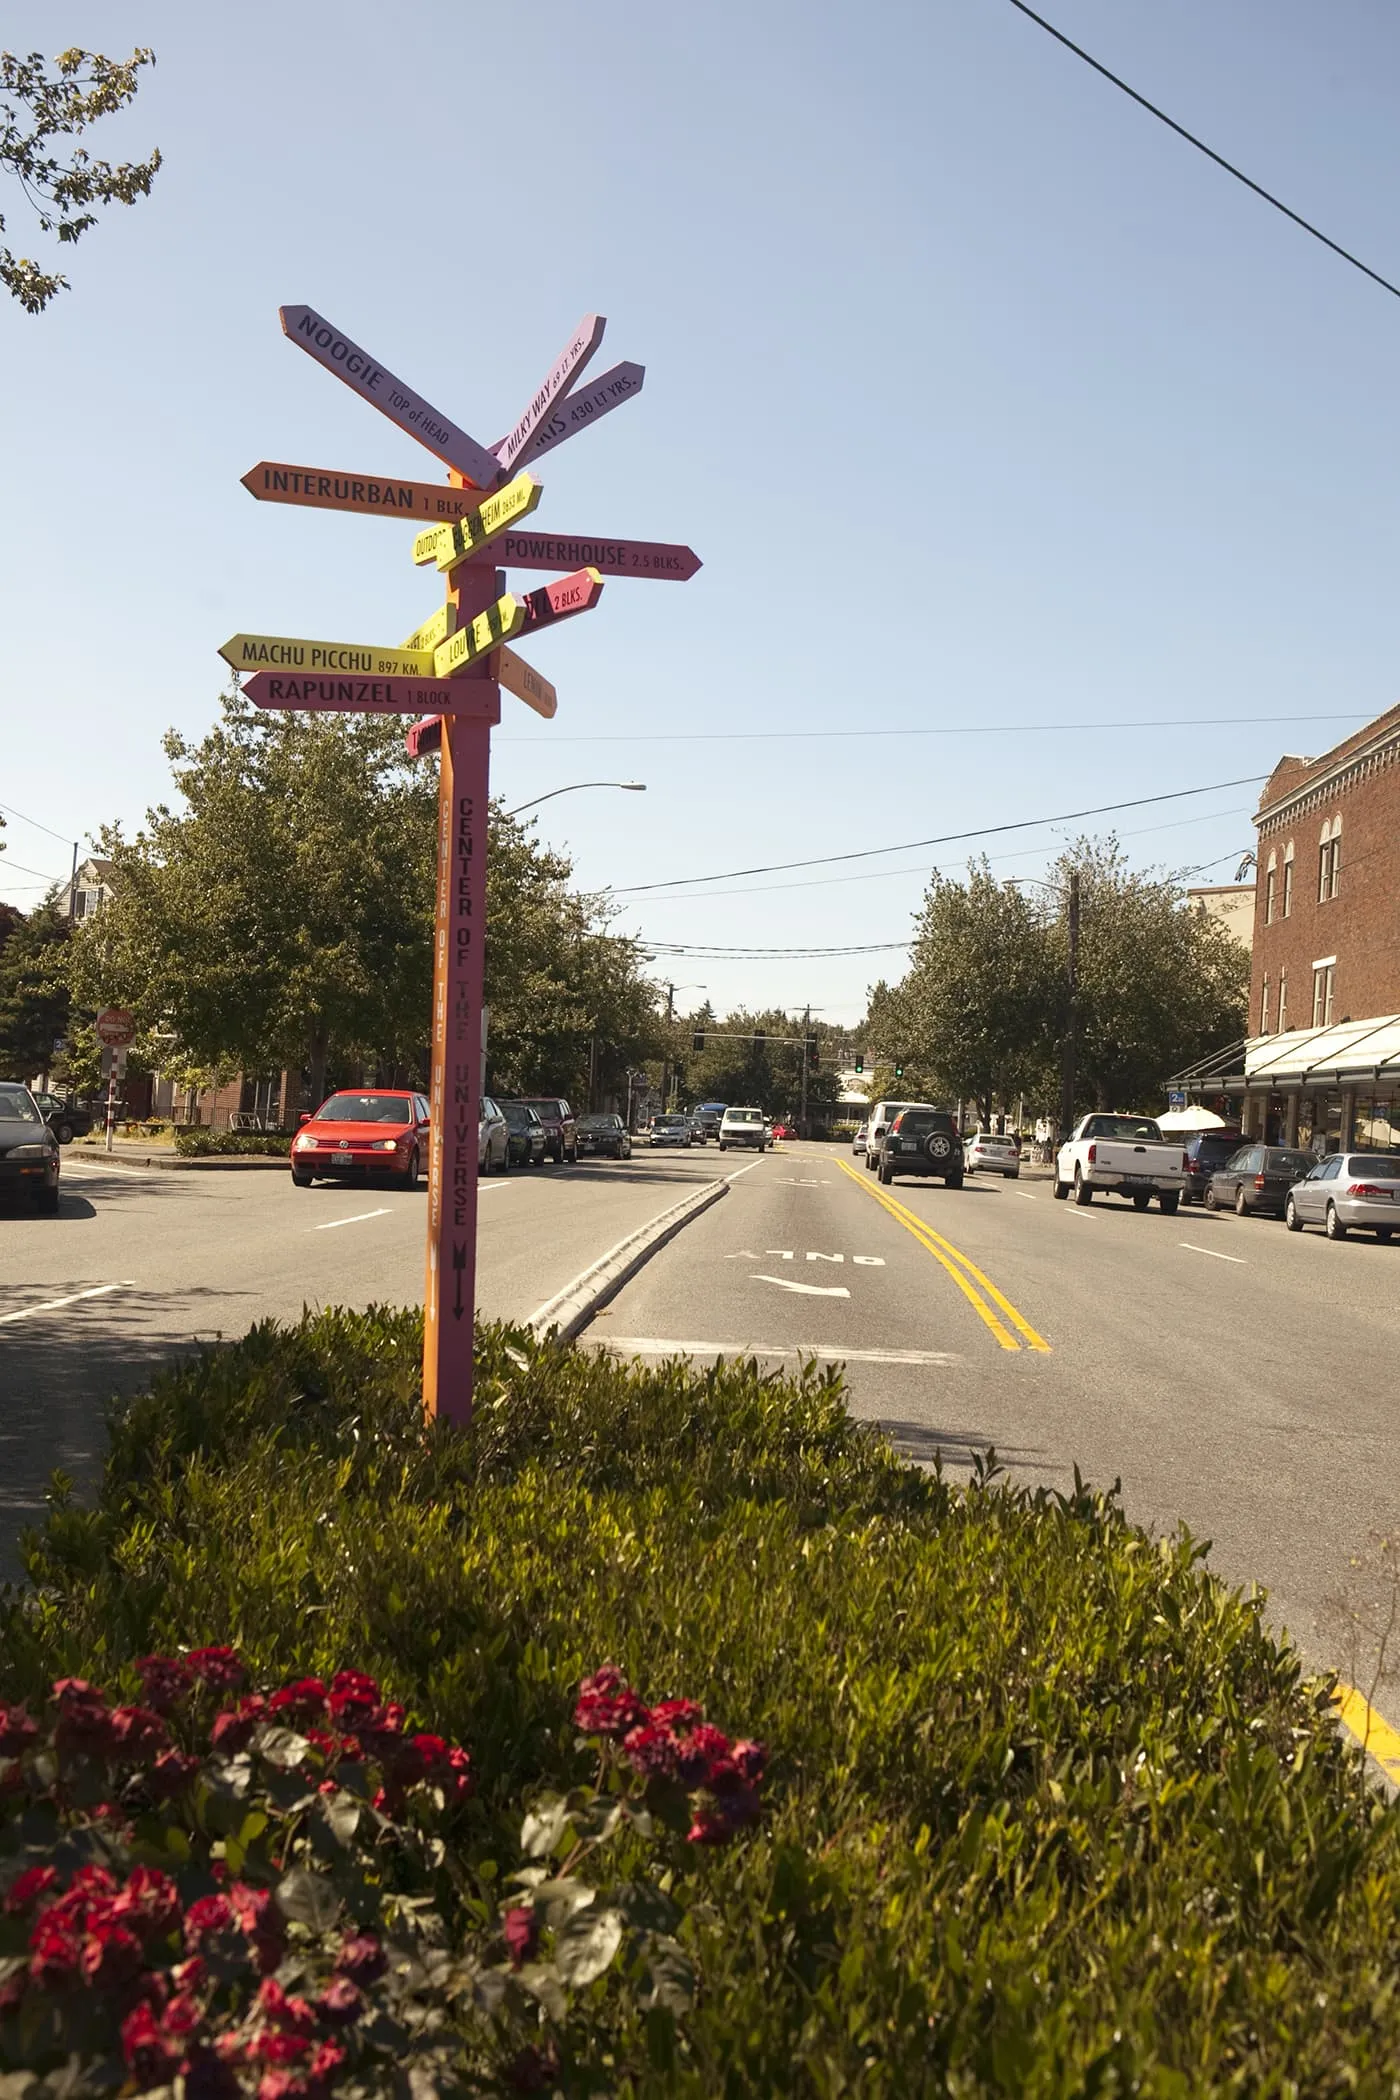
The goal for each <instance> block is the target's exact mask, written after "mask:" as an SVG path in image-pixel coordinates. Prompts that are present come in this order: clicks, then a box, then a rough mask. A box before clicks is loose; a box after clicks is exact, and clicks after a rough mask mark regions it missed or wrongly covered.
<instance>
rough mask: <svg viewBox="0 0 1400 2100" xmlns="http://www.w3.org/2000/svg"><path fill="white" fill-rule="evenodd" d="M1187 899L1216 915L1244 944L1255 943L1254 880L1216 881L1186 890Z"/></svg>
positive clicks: (1247, 946) (1250, 946) (1200, 908)
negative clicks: (1202, 886) (1204, 886)
mask: <svg viewBox="0 0 1400 2100" xmlns="http://www.w3.org/2000/svg"><path fill="white" fill-rule="evenodd" d="M1186 896H1187V901H1188V902H1189V903H1191V904H1194V905H1195V906H1196V907H1197V908H1198V909H1199V910H1200V911H1203V912H1205V913H1206V914H1207V916H1208V917H1210V918H1212V919H1219V921H1220V923H1221V925H1222V926H1223V927H1224V928H1225V930H1226V932H1227V933H1232V934H1233V935H1234V936H1235V939H1236V940H1237V941H1239V942H1240V943H1241V944H1242V945H1243V946H1244V947H1246V948H1253V946H1254V884H1253V883H1252V882H1215V883H1211V884H1209V885H1208V886H1207V887H1206V888H1205V889H1199V890H1188V891H1187V892H1186Z"/></svg>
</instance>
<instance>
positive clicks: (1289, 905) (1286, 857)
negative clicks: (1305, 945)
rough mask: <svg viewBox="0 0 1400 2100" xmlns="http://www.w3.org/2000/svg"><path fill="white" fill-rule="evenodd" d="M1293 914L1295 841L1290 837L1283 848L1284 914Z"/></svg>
mask: <svg viewBox="0 0 1400 2100" xmlns="http://www.w3.org/2000/svg"><path fill="white" fill-rule="evenodd" d="M1292 915H1293V841H1292V839H1290V840H1289V841H1288V844H1287V845H1286V846H1285V847H1284V849H1283V916H1284V917H1285V919H1287V918H1291V917H1292Z"/></svg>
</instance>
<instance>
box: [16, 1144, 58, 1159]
mask: <svg viewBox="0 0 1400 2100" xmlns="http://www.w3.org/2000/svg"><path fill="white" fill-rule="evenodd" d="M50 1150H51V1147H50V1146H48V1145H11V1147H10V1152H9V1157H10V1158H11V1159H47V1158H48V1156H49V1152H50Z"/></svg>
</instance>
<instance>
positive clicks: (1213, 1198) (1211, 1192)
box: [1206, 1181, 1220, 1210]
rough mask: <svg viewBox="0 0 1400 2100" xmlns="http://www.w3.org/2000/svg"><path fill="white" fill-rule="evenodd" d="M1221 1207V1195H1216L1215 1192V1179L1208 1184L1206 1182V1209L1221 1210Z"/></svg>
mask: <svg viewBox="0 0 1400 2100" xmlns="http://www.w3.org/2000/svg"><path fill="white" fill-rule="evenodd" d="M1219 1208H1220V1198H1219V1197H1218V1196H1217V1195H1216V1193H1215V1183H1214V1182H1213V1181H1211V1182H1207V1184H1206V1209H1207V1210H1219Z"/></svg>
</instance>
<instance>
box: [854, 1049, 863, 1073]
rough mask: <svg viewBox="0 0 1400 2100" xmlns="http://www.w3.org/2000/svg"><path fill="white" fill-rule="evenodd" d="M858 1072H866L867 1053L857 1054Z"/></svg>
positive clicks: (860, 1052) (859, 1051)
mask: <svg viewBox="0 0 1400 2100" xmlns="http://www.w3.org/2000/svg"><path fill="white" fill-rule="evenodd" d="M856 1070H857V1071H858V1072H863V1071H864V1070H865V1053H864V1052H863V1051H861V1050H857V1052H856Z"/></svg>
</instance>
